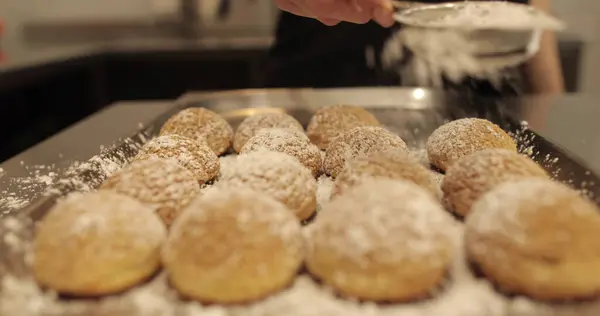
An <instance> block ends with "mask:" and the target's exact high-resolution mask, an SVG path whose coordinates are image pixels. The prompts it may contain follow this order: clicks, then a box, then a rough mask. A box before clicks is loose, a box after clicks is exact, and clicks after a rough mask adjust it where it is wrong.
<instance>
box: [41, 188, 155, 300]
mask: <svg viewBox="0 0 600 316" xmlns="http://www.w3.org/2000/svg"><path fill="white" fill-rule="evenodd" d="M165 238H166V228H165V226H164V224H163V223H162V221H161V220H160V218H159V217H158V216H157V215H156V214H155V213H154V212H153V211H152V210H151V209H149V208H147V207H145V206H144V205H142V204H141V203H140V202H138V201H136V200H134V199H132V198H130V197H127V196H124V195H120V194H117V193H114V192H111V191H98V192H93V193H85V194H80V193H75V194H72V195H69V196H68V197H66V198H65V199H64V200H61V201H59V202H58V203H57V204H56V206H54V207H53V208H52V209H51V210H50V212H49V213H48V214H47V215H46V216H45V217H44V218H43V219H42V221H41V223H40V224H39V226H38V230H37V233H36V235H35V239H34V242H33V253H34V261H33V273H34V275H35V278H36V279H37V281H38V283H39V284H41V285H43V286H46V287H48V288H50V289H52V290H54V291H57V292H59V293H63V294H68V295H72V296H101V295H107V294H114V293H118V292H121V291H123V290H126V289H128V288H131V287H133V286H135V285H137V284H139V283H140V282H142V281H144V280H146V279H147V278H148V277H150V276H152V275H153V274H154V273H155V272H156V271H157V270H158V268H159V267H160V247H161V245H162V243H163V241H164V240H165Z"/></svg>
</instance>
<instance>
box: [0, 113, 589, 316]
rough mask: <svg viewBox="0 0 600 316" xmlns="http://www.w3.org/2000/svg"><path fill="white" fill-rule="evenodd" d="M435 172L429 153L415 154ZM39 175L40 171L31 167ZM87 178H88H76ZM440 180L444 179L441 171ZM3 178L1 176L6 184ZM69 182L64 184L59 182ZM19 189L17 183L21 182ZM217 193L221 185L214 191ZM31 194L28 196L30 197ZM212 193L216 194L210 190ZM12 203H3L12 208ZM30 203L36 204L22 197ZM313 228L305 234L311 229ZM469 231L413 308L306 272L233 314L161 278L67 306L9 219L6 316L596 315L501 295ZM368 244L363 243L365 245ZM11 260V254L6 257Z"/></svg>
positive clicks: (3, 296)
mask: <svg viewBox="0 0 600 316" xmlns="http://www.w3.org/2000/svg"><path fill="white" fill-rule="evenodd" d="M526 128H527V127H526V124H524V125H523V128H522V129H521V130H519V131H517V132H515V133H513V134H512V136H513V137H514V138H516V139H517V140H518V143H519V145H520V148H519V149H520V152H523V153H528V154H529V155H530V156H533V157H535V158H536V160H537V161H538V162H540V163H542V164H546V163H547V164H548V166H553V165H554V164H555V163H556V162H557V161H556V159H555V158H553V157H551V156H546V155H545V153H544V154H540V153H539V152H538V151H537V149H536V147H535V142H534V137H535V134H533V133H531V132H528V131H527V130H526ZM413 154H415V156H417V157H421V158H422V159H421V161H422V163H423V164H424V165H428V161H427V159H426V151H425V150H424V149H421V150H415V151H413ZM126 157H127V155H122V156H120V157H119V156H106V155H99V156H96V157H94V158H92V159H91V161H90V162H84V163H76V164H74V165H73V166H72V167H71V168H69V170H68V172H67V173H68V174H69V175H72V177H68V178H66V179H63V178H62V177H59V174H60V172H59V171H57V170H55V169H54V168H53V167H39V168H38V169H39V170H40V171H39V172H38V174H37V176H36V175H35V174H34V175H33V176H32V177H28V178H23V181H21V182H19V183H20V184H19V185H22V186H23V187H24V188H28V187H29V186H33V185H34V184H35V185H36V186H38V185H39V186H42V187H44V188H43V189H42V190H46V188H45V187H46V186H50V187H52V186H55V185H57V184H59V186H58V187H55V188H53V189H52V190H50V193H60V192H62V190H63V189H65V188H76V189H77V190H81V191H89V190H94V189H95V188H96V186H95V185H96V184H99V183H100V182H102V181H104V179H106V178H107V177H108V176H110V175H111V174H113V173H114V172H115V171H116V170H118V169H120V168H121V167H122V166H123V165H124V163H125V162H126V161H127V160H128V159H127V158H126ZM236 160H237V156H235V155H229V156H224V157H221V158H220V159H219V161H220V165H221V172H222V173H230V172H233V170H235V168H236V167H235V162H236ZM30 168H33V167H30ZM80 172H82V173H83V174H84V176H80V175H77V176H75V175H76V174H78V173H80ZM432 174H434V175H437V176H439V178H440V179H441V178H442V177H443V175H441V174H439V173H436V172H433V171H432ZM1 176H2V175H1V173H0V177H1ZM58 179H61V180H58ZM332 184H333V180H332V179H331V178H330V177H327V176H321V177H320V178H318V180H317V189H316V199H317V204H318V206H317V207H318V209H320V208H321V207H322V205H325V204H326V203H328V202H329V197H330V192H331V187H332ZM15 185H17V183H15ZM207 188H213V186H207ZM25 191H27V189H24V190H23V192H25ZM207 192H210V190H208V191H207ZM7 198H9V197H3V199H2V200H0V204H2V201H5V200H6V199H7ZM15 198H16V199H21V201H23V204H27V203H29V201H30V199H29V198H28V197H22V196H21V195H18V196H15ZM311 225H312V224H308V226H305V228H309V227H311ZM463 229H464V228H463V225H458V228H457V229H454V230H452V233H451V236H450V238H451V239H452V241H453V244H454V245H455V249H454V253H455V256H454V261H453V263H452V266H451V269H450V271H449V280H448V281H447V283H446V284H444V286H443V287H442V288H440V289H439V290H438V291H436V293H433V297H432V298H431V299H428V300H423V301H419V302H414V303H407V304H385V305H378V304H374V303H364V302H357V301H354V300H350V299H343V298H340V297H338V296H336V295H335V293H333V292H332V291H331V290H330V289H328V288H327V287H325V286H323V285H321V284H320V283H318V282H317V281H315V280H314V279H313V278H312V277H311V276H310V275H308V274H306V273H301V274H300V275H299V276H298V277H297V278H296V280H295V281H294V283H293V284H292V285H291V286H290V287H289V288H287V289H285V290H283V291H281V292H279V293H276V294H274V295H272V296H270V297H268V298H266V299H264V300H261V301H258V302H254V303H250V304H246V305H239V306H232V307H223V306H216V305H203V304H200V303H196V302H189V301H182V300H180V298H179V297H178V295H177V294H176V293H175V291H174V290H173V289H172V288H171V287H170V285H169V284H168V282H167V279H166V277H165V275H164V274H160V275H158V276H156V277H155V278H154V279H153V280H151V281H150V282H149V283H147V284H143V285H140V286H139V287H137V288H135V289H132V290H130V291H127V292H125V293H123V294H122V295H118V296H111V297H107V298H103V299H100V300H83V299H82V300H64V299H62V298H59V297H58V296H57V295H56V294H55V293H52V292H49V291H44V290H42V289H40V288H39V286H38V285H37V284H36V282H35V280H33V279H32V278H30V277H29V276H30V275H31V274H30V271H29V266H30V263H31V259H32V257H31V251H30V246H31V240H32V236H33V225H32V223H31V222H30V221H29V220H28V219H22V218H18V217H15V218H9V219H6V220H3V221H0V236H1V237H2V238H0V249H2V251H3V256H0V279H1V283H0V315H28V316H29V315H31V316H38V315H40V316H41V315H73V316H75V315H77V316H79V315H96V314H98V315H100V314H102V315H116V316H119V315H128V316H129V315H131V316H145V315H150V316H155V315H156V316H162V315H164V316H172V315H173V316H175V315H183V316H229V315H232V316H276V315H277V316H278V315H286V316H339V315H343V316H363V315H366V316H508V315H511V316H513V315H514V316H539V315H548V316H550V315H552V316H571V315H572V316H575V315H584V316H596V315H597V314H598V312H597V311H598V308H600V302H590V303H577V304H574V305H569V304H550V303H541V302H534V301H531V300H529V299H526V298H522V297H516V298H512V297H507V296H505V295H503V294H500V293H498V292H497V291H496V290H495V289H494V288H493V287H492V286H491V285H490V283H489V282H488V281H487V280H485V279H480V278H477V277H476V276H475V275H474V274H473V273H472V271H471V270H470V268H469V265H468V263H467V262H466V259H465V254H464V249H463V246H464V245H463ZM359 242H360V240H359ZM4 254H8V255H4Z"/></svg>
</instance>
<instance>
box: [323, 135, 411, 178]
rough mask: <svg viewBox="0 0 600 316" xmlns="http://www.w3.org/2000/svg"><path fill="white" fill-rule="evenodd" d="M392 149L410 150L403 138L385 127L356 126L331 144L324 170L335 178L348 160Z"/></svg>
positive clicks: (324, 162) (324, 161)
mask: <svg viewBox="0 0 600 316" xmlns="http://www.w3.org/2000/svg"><path fill="white" fill-rule="evenodd" d="M392 149H398V150H404V151H408V148H407V147H406V143H405V142H404V141H403V140H402V138H400V136H398V135H396V134H394V133H392V132H390V131H388V130H387V129H385V128H382V127H375V126H364V127H355V128H353V129H351V130H349V131H348V132H347V133H345V134H343V135H341V136H340V137H338V138H336V139H335V141H333V142H332V143H331V144H330V145H329V147H328V148H327V151H326V152H325V159H324V160H323V171H325V173H326V174H327V175H330V176H332V177H334V178H335V177H337V175H338V174H339V173H340V172H341V171H342V169H344V167H345V166H346V162H347V161H349V160H352V159H354V158H356V157H358V156H361V155H365V154H369V153H372V152H382V151H386V150H392Z"/></svg>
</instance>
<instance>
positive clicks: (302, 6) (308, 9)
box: [290, 0, 322, 18]
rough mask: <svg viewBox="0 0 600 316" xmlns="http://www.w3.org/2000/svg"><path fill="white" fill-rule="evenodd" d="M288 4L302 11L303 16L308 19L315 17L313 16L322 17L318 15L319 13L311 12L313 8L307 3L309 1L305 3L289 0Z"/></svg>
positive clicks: (298, 0) (304, 0)
mask: <svg viewBox="0 0 600 316" xmlns="http://www.w3.org/2000/svg"><path fill="white" fill-rule="evenodd" d="M290 2H291V3H292V4H293V5H294V6H296V7H298V8H299V9H300V10H302V12H304V13H305V14H306V15H305V16H310V17H313V18H314V17H315V16H322V15H321V14H320V12H318V11H315V10H313V8H312V7H311V6H310V4H309V2H310V1H306V0H290Z"/></svg>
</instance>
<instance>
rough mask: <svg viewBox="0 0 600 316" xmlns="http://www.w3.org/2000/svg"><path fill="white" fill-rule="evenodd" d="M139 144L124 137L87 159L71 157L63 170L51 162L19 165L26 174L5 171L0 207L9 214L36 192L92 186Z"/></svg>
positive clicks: (133, 151) (102, 179)
mask: <svg viewBox="0 0 600 316" xmlns="http://www.w3.org/2000/svg"><path fill="white" fill-rule="evenodd" d="M140 137H142V136H140ZM140 146H141V145H140V143H139V142H136V141H133V140H131V139H126V140H125V141H124V142H123V143H122V144H121V145H120V146H119V147H116V148H107V149H105V150H103V151H102V152H101V153H100V154H98V155H96V156H93V157H91V158H90V159H89V160H88V161H84V162H79V161H75V162H73V163H72V164H71V165H70V166H69V167H68V168H66V170H63V169H61V168H58V167H56V166H55V165H34V166H23V168H25V169H26V170H27V171H28V175H27V176H25V177H19V178H8V176H10V174H8V175H7V181H8V184H9V185H8V189H7V190H5V191H4V192H0V193H1V194H2V198H0V209H1V210H3V212H4V213H8V214H11V213H12V212H13V211H16V210H19V209H22V208H24V207H26V206H27V205H28V204H29V203H31V202H32V201H33V200H34V199H35V198H37V197H39V196H40V195H63V194H64V193H66V192H70V191H90V190H94V189H95V188H97V187H98V185H100V184H101V183H102V182H103V181H104V180H105V179H106V178H107V177H109V176H110V175H112V174H113V173H114V172H115V171H117V170H119V169H120V168H121V167H122V166H123V165H124V164H126V163H127V162H128V161H129V159H130V158H131V157H132V156H133V153H135V152H137V151H138V150H139V148H140Z"/></svg>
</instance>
